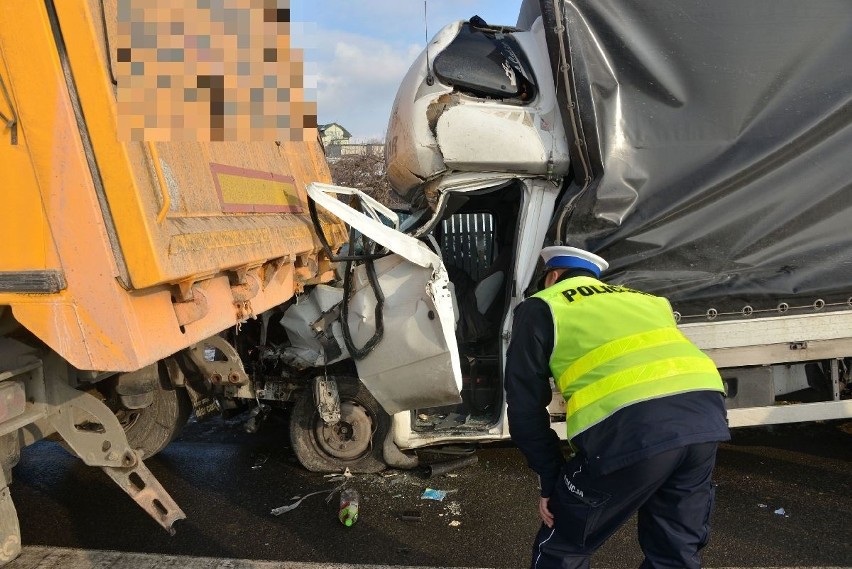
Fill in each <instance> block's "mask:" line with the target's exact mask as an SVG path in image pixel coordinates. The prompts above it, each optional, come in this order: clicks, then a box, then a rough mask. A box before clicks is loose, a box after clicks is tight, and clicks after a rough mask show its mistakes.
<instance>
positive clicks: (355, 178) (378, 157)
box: [329, 142, 398, 206]
mask: <svg viewBox="0 0 852 569" xmlns="http://www.w3.org/2000/svg"><path fill="white" fill-rule="evenodd" d="M346 148H347V149H348V150H349V151H350V152H351V153H350V152H347V153H341V155H340V157H339V158H336V159H335V160H334V161H331V160H329V168H330V169H331V177H332V179H333V180H334V183H335V184H337V185H339V186H349V187H351V188H358V189H359V190H361V191H363V192H364V193H365V194H367V195H369V196H371V197H372V198H374V199H375V200H377V201H379V202H381V203H383V204H385V205H389V206H396V205H398V199H397V197H396V194H394V193H393V191H392V190H391V188H390V184H388V179H387V176H386V173H385V156H384V152H383V150H384V148H383V146H381V143H380V142H369V143H367V144H350V145H347V146H346ZM343 149H344V148H343V147H341V150H343Z"/></svg>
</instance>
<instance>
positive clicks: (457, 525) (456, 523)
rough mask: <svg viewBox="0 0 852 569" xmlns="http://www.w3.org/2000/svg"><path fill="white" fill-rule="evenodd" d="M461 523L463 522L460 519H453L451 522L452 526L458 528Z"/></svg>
mask: <svg viewBox="0 0 852 569" xmlns="http://www.w3.org/2000/svg"><path fill="white" fill-rule="evenodd" d="M460 525H461V522H460V521H458V520H453V521H451V522H450V527H453V528H457V527H459V526H460Z"/></svg>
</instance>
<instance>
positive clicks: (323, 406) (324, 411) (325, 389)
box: [314, 376, 340, 425]
mask: <svg viewBox="0 0 852 569" xmlns="http://www.w3.org/2000/svg"><path fill="white" fill-rule="evenodd" d="M314 402H315V403H316V404H317V411H318V412H319V415H320V418H321V419H322V422H323V423H325V424H326V425H336V424H337V423H339V422H340V392H339V391H338V390H337V381H335V379H334V378H333V377H323V376H318V377H315V378H314Z"/></svg>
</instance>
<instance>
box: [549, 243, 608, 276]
mask: <svg viewBox="0 0 852 569" xmlns="http://www.w3.org/2000/svg"><path fill="white" fill-rule="evenodd" d="M541 258H542V259H544V266H545V267H546V268H548V269H585V270H587V271H591V272H593V273H594V274H596V275H597V276H601V272H603V271H605V270H607V268H608V267H609V263H607V262H606V261H604V260H603V259H602V258H601V257H598V256H597V255H595V254H594V253H589V252H588V251H584V250H582V249H578V248H576V247H566V246H564V245H554V246H552V247H545V248H544V249H542V250H541Z"/></svg>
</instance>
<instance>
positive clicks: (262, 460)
mask: <svg viewBox="0 0 852 569" xmlns="http://www.w3.org/2000/svg"><path fill="white" fill-rule="evenodd" d="M267 460H269V455H268V454H261V455H258V457H257V458H256V459H255V461H254V464H253V465H252V467H251V469H252V470H260V469H261V468H262V467H263V465H264V464H266V461H267Z"/></svg>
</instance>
